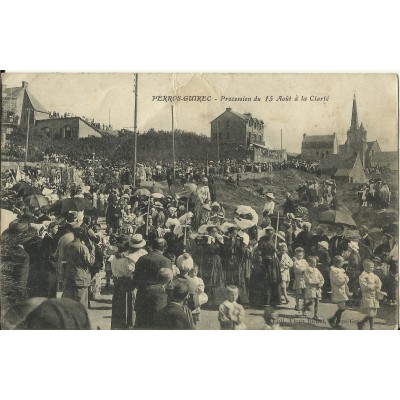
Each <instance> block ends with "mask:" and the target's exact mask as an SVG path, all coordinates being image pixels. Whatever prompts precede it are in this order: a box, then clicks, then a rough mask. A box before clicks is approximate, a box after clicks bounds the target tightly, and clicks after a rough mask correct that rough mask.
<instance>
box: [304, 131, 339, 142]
mask: <svg viewBox="0 0 400 400" xmlns="http://www.w3.org/2000/svg"><path fill="white" fill-rule="evenodd" d="M334 139H335V134H334V133H332V135H311V136H306V137H303V143H317V142H330V141H332V142H333V141H334Z"/></svg>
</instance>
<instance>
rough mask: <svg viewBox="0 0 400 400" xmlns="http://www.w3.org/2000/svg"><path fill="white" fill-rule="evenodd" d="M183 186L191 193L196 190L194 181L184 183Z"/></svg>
mask: <svg viewBox="0 0 400 400" xmlns="http://www.w3.org/2000/svg"><path fill="white" fill-rule="evenodd" d="M183 187H184V188H185V190H188V191H190V192H192V193H194V192H196V190H197V185H196V184H195V183H185V185H184V186H183Z"/></svg>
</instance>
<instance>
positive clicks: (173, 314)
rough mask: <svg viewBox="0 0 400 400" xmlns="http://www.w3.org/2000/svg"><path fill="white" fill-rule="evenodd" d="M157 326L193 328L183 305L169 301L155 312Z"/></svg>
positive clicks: (169, 328) (167, 328) (160, 327)
mask: <svg viewBox="0 0 400 400" xmlns="http://www.w3.org/2000/svg"><path fill="white" fill-rule="evenodd" d="M157 328H158V329H166V330H181V329H193V328H192V324H191V323H190V320H189V318H188V316H187V314H186V313H185V311H184V310H183V307H181V306H180V305H179V304H177V303H169V304H168V305H167V306H166V307H164V308H163V309H162V310H161V311H160V312H159V313H158V314H157Z"/></svg>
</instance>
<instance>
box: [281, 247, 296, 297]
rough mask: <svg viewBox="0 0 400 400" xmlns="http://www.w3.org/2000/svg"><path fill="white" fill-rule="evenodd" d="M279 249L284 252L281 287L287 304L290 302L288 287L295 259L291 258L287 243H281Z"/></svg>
mask: <svg viewBox="0 0 400 400" xmlns="http://www.w3.org/2000/svg"><path fill="white" fill-rule="evenodd" d="M279 249H280V251H281V253H282V256H281V260H280V261H279V266H280V267H281V275H282V282H281V289H282V294H283V297H284V298H285V301H286V304H289V299H288V295H287V288H288V286H289V282H290V268H292V267H293V260H292V259H291V258H290V256H289V254H288V247H287V245H286V243H281V244H280V245H279Z"/></svg>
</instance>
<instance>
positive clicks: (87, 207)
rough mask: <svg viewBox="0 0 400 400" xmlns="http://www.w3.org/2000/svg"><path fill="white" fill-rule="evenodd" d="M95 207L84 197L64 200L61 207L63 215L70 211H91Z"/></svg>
mask: <svg viewBox="0 0 400 400" xmlns="http://www.w3.org/2000/svg"><path fill="white" fill-rule="evenodd" d="M91 210H93V206H92V204H91V203H90V201H89V200H88V199H85V198H84V197H74V198H72V199H71V198H68V199H64V200H63V201H62V206H61V214H64V213H67V212H69V211H91Z"/></svg>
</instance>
